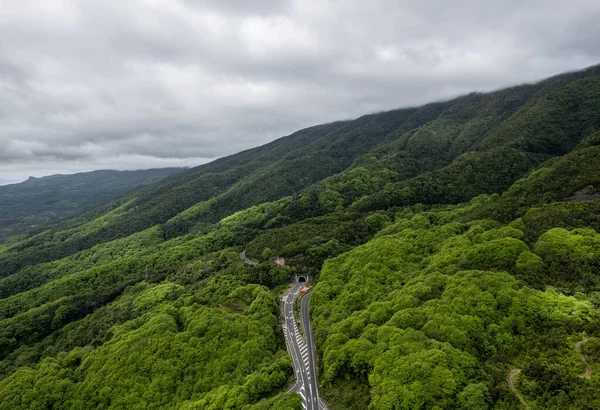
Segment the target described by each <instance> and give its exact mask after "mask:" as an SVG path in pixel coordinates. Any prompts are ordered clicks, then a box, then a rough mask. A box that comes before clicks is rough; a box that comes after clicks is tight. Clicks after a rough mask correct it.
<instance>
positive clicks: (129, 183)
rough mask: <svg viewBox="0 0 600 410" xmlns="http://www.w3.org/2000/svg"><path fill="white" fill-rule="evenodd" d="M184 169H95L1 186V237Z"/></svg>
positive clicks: (151, 182) (39, 226) (30, 227)
mask: <svg viewBox="0 0 600 410" xmlns="http://www.w3.org/2000/svg"><path fill="white" fill-rule="evenodd" d="M183 171H185V169H184V168H159V169H146V170H141V171H92V172H82V173H79V174H72V175H51V176H47V177H43V178H33V177H30V178H29V179H28V180H27V181H25V182H21V183H19V184H11V185H4V186H0V209H2V215H0V240H2V239H5V238H7V237H9V236H11V235H15V234H19V233H23V232H26V231H31V230H32V229H36V230H37V231H41V230H42V229H43V227H44V225H48V224H50V223H55V222H57V221H59V220H60V219H64V218H68V217H72V216H73V215H74V214H76V213H77V212H81V211H83V210H84V209H85V208H87V207H89V206H90V205H93V204H101V203H104V202H107V201H111V200H113V199H116V198H119V197H121V196H123V195H125V194H129V193H132V192H134V191H136V190H138V189H140V188H142V187H144V186H147V185H152V184H154V183H156V182H158V181H160V180H162V179H164V178H166V177H168V176H171V175H175V174H179V173H182V172H183Z"/></svg>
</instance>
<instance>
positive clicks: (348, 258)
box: [313, 216, 600, 409]
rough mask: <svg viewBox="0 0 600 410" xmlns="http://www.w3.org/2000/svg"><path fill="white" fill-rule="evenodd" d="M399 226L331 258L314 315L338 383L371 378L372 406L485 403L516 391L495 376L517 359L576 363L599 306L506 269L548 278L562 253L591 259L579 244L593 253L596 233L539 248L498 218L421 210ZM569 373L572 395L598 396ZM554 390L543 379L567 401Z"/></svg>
mask: <svg viewBox="0 0 600 410" xmlns="http://www.w3.org/2000/svg"><path fill="white" fill-rule="evenodd" d="M396 225H398V226H399V228H398V229H401V230H399V232H398V233H395V234H392V235H387V236H381V237H379V238H378V239H374V240H372V241H371V242H369V243H367V244H365V245H363V246H360V247H358V248H355V249H354V250H352V251H351V252H348V253H346V254H344V255H342V256H340V257H338V258H335V259H333V260H330V261H328V262H327V263H326V264H325V266H324V267H323V271H322V273H321V280H320V281H319V283H318V285H317V286H316V289H315V292H314V295H313V305H314V307H313V318H314V323H315V331H316V335H317V345H318V346H321V347H322V351H323V381H324V382H326V383H327V384H328V385H329V386H331V387H330V388H332V389H334V388H336V386H338V385H339V384H340V382H338V380H344V379H346V378H349V377H350V378H357V379H359V380H363V382H364V383H369V385H370V389H371V390H370V391H371V400H370V404H369V408H373V409H414V408H433V407H434V406H438V407H439V408H443V409H453V408H457V409H458V408H483V409H486V408H490V406H491V405H492V403H493V402H496V403H500V402H505V403H507V405H508V403H511V400H512V399H513V398H512V396H511V395H510V393H509V392H508V391H507V390H506V386H502V385H498V383H496V382H495V381H494V380H495V379H496V378H497V377H505V376H502V375H503V374H505V373H508V367H507V364H508V363H510V362H514V363H519V362H529V361H532V360H537V357H538V356H539V355H553V356H554V358H555V360H556V363H557V364H556V365H557V366H562V367H561V369H562V370H561V371H566V369H567V368H568V367H569V366H571V360H572V355H573V351H572V348H571V350H570V349H568V348H567V346H568V343H569V341H570V340H571V339H570V337H571V335H577V334H581V332H582V331H584V330H585V329H587V328H589V326H590V325H591V323H593V322H596V323H597V320H598V317H597V316H596V314H595V313H594V311H593V309H592V305H591V304H590V303H589V302H587V301H580V300H578V299H576V298H573V297H568V296H565V295H562V294H560V293H557V292H556V291H555V290H552V289H549V290H547V291H545V292H542V291H538V290H534V289H531V288H529V287H527V286H524V285H523V284H521V283H519V281H518V280H516V279H515V278H514V277H513V276H512V275H510V274H509V273H505V272H503V271H506V272H513V273H516V272H523V274H525V275H531V274H535V275H540V274H542V272H543V273H544V275H545V276H544V277H545V278H546V280H548V279H549V278H551V274H550V272H552V270H553V267H552V266H553V265H552V263H553V262H551V261H553V260H560V261H562V262H563V263H564V265H563V267H571V268H572V269H576V270H577V269H581V266H582V262H581V259H576V257H575V255H577V256H579V257H583V256H582V255H581V253H582V252H584V253H585V252H587V253H585V255H589V254H590V253H589V252H592V250H591V248H594V246H595V245H596V241H597V237H598V234H597V233H595V232H592V231H583V232H580V231H577V230H576V231H573V232H568V231H563V230H552V231H550V232H548V233H547V234H545V235H543V236H542V237H541V238H540V241H539V242H538V243H537V244H536V245H535V246H534V248H535V252H536V253H537V254H538V255H539V256H538V255H536V254H534V253H533V252H532V250H531V249H530V248H529V247H528V246H527V244H525V243H524V242H522V241H521V240H520V239H517V238H523V237H524V234H523V232H521V231H519V230H517V229H515V228H509V227H502V228H496V226H497V223H494V222H492V221H475V222H472V223H470V224H468V225H464V224H457V223H451V224H447V225H441V226H432V225H430V224H428V223H426V222H425V221H424V220H423V219H422V217H420V216H415V217H413V218H412V219H411V220H400V221H399V222H397V223H396ZM400 227H402V228H400ZM557 236H558V238H556V237H557ZM550 241H554V243H564V242H565V241H572V242H573V243H572V245H573V248H572V249H569V248H565V246H563V247H562V249H561V250H560V251H559V250H558V249H555V248H552V247H551V246H550V245H546V244H547V243H549V242H550ZM561 241H562V242H561ZM586 245H587V246H586ZM575 249H577V250H578V252H575ZM594 249H595V248H594ZM565 254H569V255H572V256H571V259H570V260H567V259H566V258H565V257H564V255H565ZM596 260H598V258H596ZM529 266H532V267H533V268H534V269H535V271H534V272H531V271H529V269H528V267H529ZM463 269H478V270H463ZM490 269H493V270H494V271H490ZM555 350H556V351H555ZM534 352H535V353H534ZM529 355H531V356H529ZM525 374H527V373H525ZM572 374H573V373H572ZM573 375H574V374H573ZM574 376H575V375H574ZM563 382H564V384H562V386H563V388H567V386H568V389H570V390H569V391H571V393H570V394H571V395H570V396H568V397H569V400H570V402H572V403H580V404H581V405H583V403H584V401H583V400H582V399H581V398H580V397H581V395H584V396H585V397H587V398H592V399H593V400H595V401H596V402H599V403H600V396H597V395H594V394H593V393H592V392H593V389H592V387H591V386H589V385H587V386H586V385H581V383H577V382H576V379H564V380H563ZM556 393H557V392H556V391H554V390H553V388H552V387H550V388H548V386H542V387H540V388H539V389H538V390H537V391H536V397H538V398H539V400H542V401H543V402H544V403H545V404H544V406H545V407H544V408H560V407H556V406H555V404H553V403H554V400H555V399H556V396H555V395H556ZM467 403H469V404H468V405H469V406H472V407H465V406H467ZM540 404H541V402H540ZM575 408H580V407H575Z"/></svg>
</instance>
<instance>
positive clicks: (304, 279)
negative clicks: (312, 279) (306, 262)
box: [298, 276, 306, 283]
mask: <svg viewBox="0 0 600 410" xmlns="http://www.w3.org/2000/svg"><path fill="white" fill-rule="evenodd" d="M298 282H301V283H303V282H306V278H305V277H304V276H300V277H298Z"/></svg>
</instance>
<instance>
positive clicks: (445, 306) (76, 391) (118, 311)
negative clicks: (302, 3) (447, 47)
mask: <svg viewBox="0 0 600 410" xmlns="http://www.w3.org/2000/svg"><path fill="white" fill-rule="evenodd" d="M598 232H600V66H596V67H591V68H589V69H587V70H584V71H580V72H575V73H568V74H563V75H560V76H556V77H553V78H550V79H547V80H544V81H541V82H539V83H536V84H529V85H522V86H518V87H513V88H509V89H504V90H499V91H495V92H492V93H486V94H481V93H473V94H469V95H466V96H463V97H459V98H456V99H453V100H449V101H446V102H438V103H432V104H428V105H425V106H422V107H416V108H406V109H400V110H395V111H389V112H384V113H378V114H371V115H367V116H364V117H361V118H358V119H356V120H353V121H344V122H337V123H332V124H326V125H320V126H316V127H312V128H308V129H305V130H301V131H298V132H297V133H295V134H292V135H290V136H287V137H284V138H281V139H278V140H276V141H274V142H272V143H270V144H267V145H264V146H262V147H259V148H255V149H252V150H248V151H244V152H241V153H239V154H236V155H233V156H230V157H226V158H222V159H219V160H217V161H214V162H212V163H210V164H206V165H202V166H199V167H197V168H193V169H191V170H189V171H187V172H185V173H183V174H180V175H176V176H173V177H170V178H168V179H166V180H163V181H160V182H157V183H156V184H154V185H152V186H149V187H147V188H145V189H143V190H141V191H138V192H136V193H133V194H130V195H127V196H124V197H121V198H118V199H115V200H112V201H110V202H106V203H104V204H102V205H96V206H95V207H93V208H90V209H88V210H87V211H86V212H83V213H80V214H79V215H77V216H76V217H74V218H71V219H69V220H64V221H61V222H60V223H58V224H56V225H54V226H52V227H51V228H49V229H46V230H40V231H38V232H30V233H29V234H27V235H24V236H15V237H11V238H8V239H6V240H5V241H3V242H2V243H0V360H1V361H0V409H42V408H53V409H89V408H99V409H120V408H132V409H136V408H138V409H142V408H143V409H146V408H161V409H163V408H173V409H175V408H183V409H298V410H299V409H301V408H302V404H301V401H300V397H299V396H298V395H297V394H295V393H286V392H285V391H286V388H287V387H289V386H290V385H291V384H292V383H293V380H294V375H293V371H292V366H291V361H290V358H289V356H288V355H287V352H286V348H285V343H284V338H283V334H282V331H281V328H280V327H279V300H280V299H279V297H280V295H281V294H282V293H283V292H284V291H285V289H286V288H287V287H288V283H289V280H290V277H291V275H293V274H310V275H311V277H312V278H314V281H313V284H312V285H314V290H313V296H312V302H311V317H312V323H313V328H314V329H313V330H314V333H315V337H316V347H317V354H318V366H319V378H320V383H321V384H322V386H323V395H324V398H325V400H326V401H327V403H328V404H329V406H330V408H331V409H333V410H337V409H340V410H341V409H357V410H358V409H381V410H388V409H389V410H392V409H474V410H479V409H481V410H483V409H497V410H504V409H506V410H508V409H516V408H532V409H597V408H600V375H599V372H600V317H599V310H598V309H599V307H600V276H599V272H600V234H599V233H598ZM241 251H245V252H246V253H247V255H248V256H249V258H251V259H252V260H254V261H256V262H257V263H256V264H255V265H254V264H248V263H245V261H244V260H241V259H240V257H239V253H240V252H241ZM274 256H280V257H283V258H285V260H286V263H285V266H279V265H276V264H273V263H272V260H273V257H274Z"/></svg>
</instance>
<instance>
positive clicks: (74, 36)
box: [0, 0, 600, 183]
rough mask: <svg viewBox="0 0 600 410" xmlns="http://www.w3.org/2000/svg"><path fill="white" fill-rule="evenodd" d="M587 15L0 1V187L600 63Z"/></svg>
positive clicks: (223, 147)
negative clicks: (36, 177)
mask: <svg viewBox="0 0 600 410" xmlns="http://www.w3.org/2000/svg"><path fill="white" fill-rule="evenodd" d="M599 21H600V1H598V0H569V1H567V0H535V1H528V0H514V1H513V0H503V1H498V0H454V1H446V0H420V1H412V0H410V1H409V0H406V1H402V0H370V1H368V2H366V1H357V0H342V1H328V0H290V1H285V0H212V1H211V0H179V1H178V0H102V1H98V0H89V1H88V0H64V1H57V0H39V1H33V0H0V182H1V183H6V182H9V181H19V180H23V179H26V178H27V177H28V176H29V175H33V176H43V175H48V174H53V173H71V172H77V171H86V170H93V169H106V168H111V169H139V168H151V167H163V166H180V165H198V164H201V163H203V162H207V161H210V160H212V159H214V158H217V157H220V156H223V155H227V154H231V153H234V152H237V151H240V150H243V149H246V148H250V147H254V146H257V145H260V144H263V143H266V142H268V141H270V140H272V139H275V138H277V137H280V136H283V135H287V134H289V133H291V132H293V131H295V130H297V129H300V128H304V127H307V126H310V125H314V124H318V123H323V122H329V121H333V120H339V119H348V118H353V117H357V116H359V115H362V114H365V113H370V112H374V111H381V110H386V109H392V108H397V107H404V106H410V105H416V104H421V103H425V102H429V101H432V100H439V99H445V98H448V97H451V96H455V95H458V94H463V93H466V92H469V91H476V90H490V89H495V88H499V87H502V86H505V85H510V84H516V83H521V82H525V81H531V80H536V79H540V78H543V77H546V76H549V75H552V74H557V73H560V72H563V71H567V70H573V69H577V68H582V67H585V66H589V65H592V64H597V63H600V41H598V39H600V24H598V22H599Z"/></svg>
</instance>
